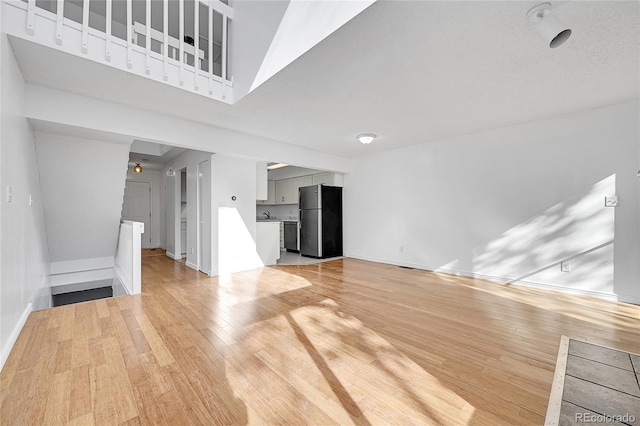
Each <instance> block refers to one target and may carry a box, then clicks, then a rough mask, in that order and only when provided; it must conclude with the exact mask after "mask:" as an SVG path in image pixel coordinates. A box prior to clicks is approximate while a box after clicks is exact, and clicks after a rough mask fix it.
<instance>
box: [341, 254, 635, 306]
mask: <svg viewBox="0 0 640 426" xmlns="http://www.w3.org/2000/svg"><path fill="white" fill-rule="evenodd" d="M345 256H346V257H351V258H354V259H360V260H366V261H369V262H377V263H385V264H387V265H397V266H405V267H409V268H415V269H422V270H425V271H429V272H436V273H441V274H447V275H455V276H463V277H467V278H478V279H482V280H489V281H495V282H498V283H500V284H504V285H516V286H522V287H531V288H537V289H540V290H551V291H557V292H561V293H568V294H577V295H580V296H590V297H596V298H598V299H604V300H609V301H613V302H627V303H637V301H633V300H632V299H633V298H629V297H628V296H627V297H624V298H621V297H620V296H618V295H615V294H611V293H601V292H597V291H591V290H583V289H576V288H571V287H562V286H558V285H554V284H547V283H540V282H535V281H526V280H522V281H516V282H512V281H513V278H509V277H501V276H497V275H489V274H482V273H477V272H469V271H456V270H453V269H449V268H436V269H434V268H431V267H429V266H427V265H423V264H418V263H412V262H402V261H396V260H389V259H382V258H375V257H371V256H362V255H357V254H347V255H345Z"/></svg>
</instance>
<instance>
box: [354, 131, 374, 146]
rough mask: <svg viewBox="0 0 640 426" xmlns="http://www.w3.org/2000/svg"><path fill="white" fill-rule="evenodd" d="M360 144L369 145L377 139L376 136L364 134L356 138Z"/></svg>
mask: <svg viewBox="0 0 640 426" xmlns="http://www.w3.org/2000/svg"><path fill="white" fill-rule="evenodd" d="M356 138H357V139H358V140H359V141H360V143H362V144H365V145H368V144H370V143H371V142H373V140H374V139H375V138H376V135H374V134H373V133H362V134H360V135H358V136H357V137H356Z"/></svg>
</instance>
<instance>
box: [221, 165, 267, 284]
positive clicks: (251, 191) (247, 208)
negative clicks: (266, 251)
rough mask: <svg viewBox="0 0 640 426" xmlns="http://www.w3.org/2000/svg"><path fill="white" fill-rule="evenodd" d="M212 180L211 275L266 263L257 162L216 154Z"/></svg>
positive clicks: (253, 267)
mask: <svg viewBox="0 0 640 426" xmlns="http://www.w3.org/2000/svg"><path fill="white" fill-rule="evenodd" d="M211 181H212V186H211V216H212V222H211V223H212V225H213V226H212V227H211V228H212V229H211V231H212V239H211V241H212V247H211V252H212V254H211V257H212V262H211V269H212V273H211V275H224V274H230V273H233V272H239V271H245V270H249V269H255V268H257V267H260V266H262V263H261V261H260V257H259V256H258V254H257V252H256V243H255V241H256V162H255V161H253V160H247V159H244V158H238V157H232V156H229V155H221V154H216V155H214V156H213V157H212V162H211ZM233 197H235V200H234V199H233Z"/></svg>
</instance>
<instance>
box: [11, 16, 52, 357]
mask: <svg viewBox="0 0 640 426" xmlns="http://www.w3.org/2000/svg"><path fill="white" fill-rule="evenodd" d="M0 9H1V8H0ZM0 21H1V17H0ZM0 51H1V52H0V70H1V72H0V74H1V82H0V92H1V104H0V111H1V113H2V116H1V120H0V143H1V149H0V161H1V167H0V184H1V188H2V197H1V198H0V235H1V238H0V240H1V244H0V369H1V368H2V366H3V365H4V363H5V361H6V359H7V357H8V355H9V352H10V351H11V348H12V347H13V344H14V343H15V340H16V339H17V337H18V334H19V333H20V330H21V329H22V326H23V324H24V321H26V319H27V316H28V314H29V312H30V310H31V309H44V308H48V307H49V306H50V302H51V293H50V288H49V258H48V252H47V237H46V233H45V225H44V217H43V207H42V193H41V189H40V182H39V180H40V179H39V176H38V164H37V160H36V152H35V141H34V136H33V132H32V131H31V128H30V127H29V124H28V122H27V120H26V118H25V103H24V96H25V95H24V91H25V84H24V80H23V78H22V74H21V72H20V69H19V68H18V64H17V63H16V61H15V58H14V56H13V52H12V50H11V46H10V44H9V43H8V41H7V38H6V36H5V35H4V34H2V35H0ZM8 186H11V188H12V192H13V198H12V200H11V202H7V187H8ZM30 195H31V198H32V200H33V203H32V205H30V204H29V196H30Z"/></svg>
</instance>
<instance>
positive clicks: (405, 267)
mask: <svg viewBox="0 0 640 426" xmlns="http://www.w3.org/2000/svg"><path fill="white" fill-rule="evenodd" d="M400 268H402V269H416V268H412V267H411V266H400Z"/></svg>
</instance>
